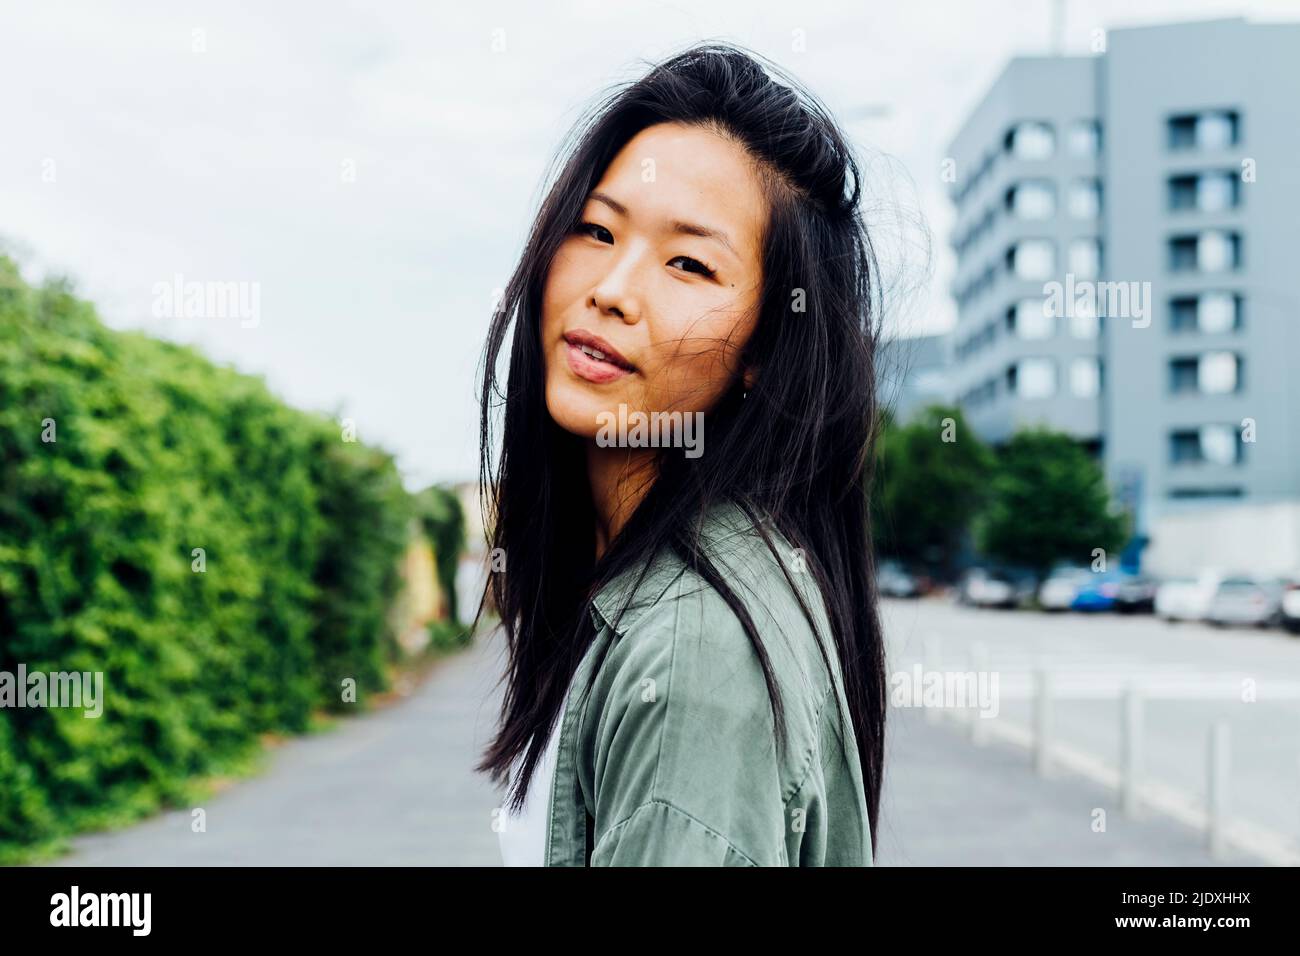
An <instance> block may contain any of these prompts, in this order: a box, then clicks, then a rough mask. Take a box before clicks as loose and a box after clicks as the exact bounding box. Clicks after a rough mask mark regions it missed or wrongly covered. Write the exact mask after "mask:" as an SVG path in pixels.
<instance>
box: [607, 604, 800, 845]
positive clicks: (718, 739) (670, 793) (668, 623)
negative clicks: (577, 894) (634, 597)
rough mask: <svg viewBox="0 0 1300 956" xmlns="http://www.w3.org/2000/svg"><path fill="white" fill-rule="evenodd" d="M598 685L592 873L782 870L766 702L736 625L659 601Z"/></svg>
mask: <svg viewBox="0 0 1300 956" xmlns="http://www.w3.org/2000/svg"><path fill="white" fill-rule="evenodd" d="M727 617H728V618H729V615H728V616H727ZM597 683H598V687H597V693H596V695H595V699H596V700H597V701H598V702H599V703H598V706H597V707H596V708H594V709H593V711H591V712H589V718H590V721H591V723H590V725H589V726H587V727H586V728H585V730H584V738H585V743H584V750H585V756H584V760H583V763H584V764H585V771H584V772H585V774H586V777H587V780H586V785H585V787H584V789H586V790H587V794H588V799H589V800H590V801H591V805H593V806H594V812H593V814H592V816H593V817H594V819H595V827H594V832H593V850H592V857H591V865H593V866H759V865H762V866H770V865H786V864H787V846H786V833H787V821H786V819H785V806H784V803H783V799H782V784H781V779H782V778H781V774H780V773H779V771H778V766H777V757H776V753H775V745H774V741H773V734H772V726H773V724H772V715H771V703H770V700H769V698H768V694H767V686H766V683H765V681H764V679H763V675H762V671H761V669H760V666H759V664H758V661H757V659H756V658H755V656H754V654H753V652H752V648H751V647H750V645H749V642H748V639H747V638H746V637H745V635H744V632H743V631H742V630H741V629H740V627H739V624H738V623H737V622H735V621H734V619H730V620H728V619H727V618H724V617H720V616H719V615H718V614H717V613H716V611H715V610H714V609H712V608H702V607H701V605H700V602H699V601H698V600H696V599H692V598H691V597H682V598H680V599H679V600H675V601H669V602H666V603H665V605H664V606H663V607H661V608H657V609H656V613H655V614H654V615H653V617H652V619H647V620H646V621H643V622H642V623H641V625H639V626H637V627H633V628H631V629H630V630H629V631H628V632H627V633H626V634H624V635H623V636H622V637H621V638H619V639H618V640H617V641H615V643H614V646H613V647H612V648H611V649H610V651H609V658H608V660H607V662H606V665H605V666H603V667H602V668H601V674H600V675H599V677H598V678H597Z"/></svg>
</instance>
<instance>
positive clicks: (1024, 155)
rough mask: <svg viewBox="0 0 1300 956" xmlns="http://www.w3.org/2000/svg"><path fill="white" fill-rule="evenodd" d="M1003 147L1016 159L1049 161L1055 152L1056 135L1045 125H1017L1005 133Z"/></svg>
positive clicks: (1030, 123)
mask: <svg viewBox="0 0 1300 956" xmlns="http://www.w3.org/2000/svg"><path fill="white" fill-rule="evenodd" d="M1003 145H1004V146H1005V148H1006V151H1007V152H1008V153H1010V154H1011V155H1012V156H1014V157H1015V158H1016V159H1028V160H1036V159H1049V158H1050V157H1051V155H1052V153H1054V152H1055V151H1056V134H1055V133H1054V132H1053V131H1052V127H1051V126H1050V125H1049V124H1047V123H1041V122H1025V123H1017V124H1016V125H1015V126H1013V127H1011V129H1010V130H1008V131H1007V136H1006V140H1005V141H1004V143H1003Z"/></svg>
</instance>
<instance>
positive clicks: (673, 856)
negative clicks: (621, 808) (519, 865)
mask: <svg viewBox="0 0 1300 956" xmlns="http://www.w3.org/2000/svg"><path fill="white" fill-rule="evenodd" d="M591 865H592V866H756V865H757V864H756V863H755V862H754V861H753V860H751V859H750V858H749V857H747V856H745V854H743V853H741V852H740V851H739V850H737V849H736V848H735V847H734V846H732V845H731V842H730V841H729V840H728V839H727V838H726V837H725V836H723V835H722V834H720V833H717V832H715V831H714V830H712V829H710V828H709V827H708V826H707V825H706V824H704V823H701V822H700V821H699V820H696V819H695V818H694V817H692V816H691V815H690V814H688V813H686V812H684V811H682V810H679V809H677V808H676V807H675V806H673V805H672V804H670V803H664V802H663V801H661V800H647V801H646V802H645V803H643V804H641V805H640V806H639V807H637V808H636V810H634V811H633V812H632V815H631V816H630V817H628V818H627V819H626V820H624V821H622V822H621V823H616V824H615V825H614V826H612V827H610V828H609V829H608V830H606V831H605V833H604V835H603V836H601V838H600V841H599V842H598V843H597V844H596V847H595V849H594V850H593V851H592V854H591Z"/></svg>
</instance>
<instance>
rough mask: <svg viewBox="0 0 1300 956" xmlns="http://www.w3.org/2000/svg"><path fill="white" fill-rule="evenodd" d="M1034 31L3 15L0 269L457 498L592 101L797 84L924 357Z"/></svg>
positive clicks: (503, 8) (1125, 13) (615, 8)
mask: <svg viewBox="0 0 1300 956" xmlns="http://www.w3.org/2000/svg"><path fill="white" fill-rule="evenodd" d="M1051 11H1052V4H1051V3H1050V2H1049V0H1001V2H979V3H974V2H966V0H951V2H938V0H935V2H925V0H909V2H881V3H862V2H857V3H850V4H846V3H844V2H843V0H839V2H835V0H831V2H813V0H800V2H797V3H796V2H767V0H729V2H718V3H687V2H645V3H614V2H609V0H571V2H563V3H546V2H524V0H521V2H509V3H506V2H490V0H476V2H473V3H455V4H450V3H434V2H424V3H417V2H401V3H398V2H382V0H367V2H359V3H329V2H316V3H283V2H277V3H247V4H244V3H233V2H230V0H222V2H202V3H185V2H158V3H146V2H138V3H119V4H112V5H110V4H105V3H102V2H84V3H65V2H58V0H53V2H41V3H20V2H17V0H3V14H2V15H0V88H3V89H4V91H5V93H6V96H5V97H4V101H5V103H6V107H7V108H6V109H5V110H4V120H3V129H4V137H3V148H0V241H3V243H4V246H5V248H6V249H7V250H8V251H9V252H10V254H12V255H14V256H15V257H16V258H18V259H19V261H20V263H21V265H22V267H23V270H24V273H25V274H26V275H27V276H28V277H29V278H32V279H39V278H40V277H41V276H42V275H44V274H47V273H58V274H64V275H68V276H70V277H71V278H72V279H73V280H74V281H75V283H76V285H77V287H78V289H79V290H80V292H81V294H83V295H85V296H87V297H90V298H92V299H94V300H95V302H96V303H97V305H98V307H99V310H100V314H101V315H102V316H103V317H104V318H105V320H106V321H108V322H109V323H110V324H111V325H113V326H115V327H118V328H143V329H146V330H148V331H150V332H152V333H154V334H158V335H162V336H166V337H168V338H172V339H176V340H179V341H185V342H191V343H195V344H197V345H198V346H199V347H200V348H202V349H203V350H204V351H205V352H206V353H207V354H208V355H209V356H211V357H213V358H214V359H216V360H218V361H222V362H230V363H232V364H234V365H235V366H236V367H238V368H240V369H241V370H244V371H248V372H252V373H256V374H260V375H263V376H264V377H265V378H266V380H267V381H268V382H269V384H270V386H271V387H272V388H273V389H274V390H275V391H276V392H277V393H278V394H279V395H281V396H282V397H284V398H285V399H286V400H288V401H289V402H291V403H293V404H295V405H298V406H300V407H304V408H312V409H317V410H320V411H325V412H328V413H331V414H337V415H340V416H346V417H350V418H352V419H354V420H355V422H356V423H357V428H358V435H359V437H360V438H361V439H362V440H364V441H368V442H373V443H376V444H379V445H381V446H383V447H386V448H388V449H389V450H391V451H392V452H394V453H395V454H396V455H397V457H398V461H399V463H400V464H401V466H402V470H403V473H404V475H405V478H406V480H407V482H408V484H410V485H411V486H413V487H414V486H416V485H419V484H423V483H426V482H428V481H430V480H439V481H446V480H458V479H463V478H468V477H472V476H473V475H474V474H475V468H476V454H477V448H476V444H477V433H476V427H477V415H478V411H477V409H478V403H477V399H476V396H475V388H474V384H475V371H476V368H477V362H478V358H479V354H480V350H481V347H482V341H483V335H484V332H485V329H486V325H487V319H488V316H489V313H490V311H491V307H492V303H493V290H495V289H499V288H500V287H501V286H502V285H503V284H504V282H505V279H506V277H507V276H508V275H509V272H510V270H511V267H512V266H513V264H514V259H515V256H516V255H517V254H518V252H519V249H520V245H521V243H522V238H523V233H524V230H525V228H526V226H527V225H528V223H529V221H530V219H531V216H532V214H533V212H534V211H535V208H536V204H537V200H538V198H539V187H540V184H541V181H542V178H543V176H544V174H545V172H546V169H547V164H548V162H549V161H550V159H551V156H552V154H553V152H554V149H555V147H556V145H557V143H558V141H559V139H560V137H561V135H562V134H563V133H564V132H565V131H566V130H567V128H568V127H569V125H570V124H571V123H572V122H573V121H574V119H575V118H576V117H577V116H578V115H579V114H580V112H581V111H582V109H583V108H584V107H585V106H587V105H588V104H589V103H590V102H591V101H592V99H593V98H595V97H596V96H597V95H598V94H599V93H600V92H602V91H603V90H605V89H606V88H607V87H608V86H609V85H610V84H612V83H615V82H618V81H620V80H624V79H628V78H631V77H633V76H635V75H637V74H639V73H640V72H641V71H642V70H643V68H644V62H643V59H644V58H651V59H654V58H658V57H660V56H663V55H664V54H667V53H671V52H674V51H676V50H678V49H680V48H681V47H683V46H684V45H686V44H688V43H690V42H693V41H696V40H701V39H726V40H732V41H736V42H739V43H742V44H744V45H746V46H749V47H751V48H753V49H755V50H757V51H758V52H760V53H762V54H764V55H766V56H768V57H771V58H772V59H774V60H776V61H777V62H778V63H780V64H781V65H782V66H784V67H786V68H787V69H789V70H790V71H791V72H793V73H794V74H795V75H796V76H798V77H799V78H800V79H801V80H802V81H803V82H804V83H805V84H807V85H808V86H809V87H810V88H811V89H812V90H813V91H814V92H816V93H817V94H818V95H819V96H820V97H821V98H822V99H823V100H824V101H825V102H826V103H827V104H828V105H829V106H830V107H831V108H832V109H833V110H834V111H836V112H837V113H838V114H839V115H840V116H841V117H842V118H844V122H845V126H846V129H847V131H848V132H849V133H850V134H851V135H852V136H853V137H854V139H855V142H856V143H857V144H858V145H859V147H860V149H861V150H862V154H863V156H864V157H865V158H866V160H867V168H868V170H869V172H870V173H871V180H872V188H873V191H874V193H875V200H874V201H873V204H872V205H873V215H878V216H879V217H880V222H879V223H878V225H879V229H880V233H881V235H882V237H883V238H884V240H885V244H886V246H887V248H886V252H887V253H889V254H890V257H891V263H890V269H891V275H893V276H894V279H893V281H894V282H895V284H896V286H897V287H898V288H899V289H906V290H907V295H906V296H899V297H898V301H896V302H895V303H894V313H893V315H892V316H891V321H892V322H894V323H895V325H897V326H898V327H900V328H902V329H903V330H904V331H906V332H908V333H917V332H922V331H926V330H942V329H944V328H946V327H947V326H948V325H949V324H950V323H951V322H952V320H953V315H954V312H953V305H952V302H951V300H950V299H949V297H948V294H947V284H948V279H949V276H950V275H951V269H952V257H951V254H950V252H949V250H948V248H947V245H946V234H947V228H948V225H949V223H950V220H951V211H950V209H949V207H948V205H947V202H946V199H945V194H944V192H943V184H942V182H941V181H940V175H939V169H940V162H941V160H942V158H943V156H944V147H945V144H946V143H947V142H948V140H949V139H950V138H951V136H952V135H953V134H954V133H955V131H956V129H957V127H958V125H959V124H960V122H961V119H962V117H963V116H964V115H965V114H966V113H967V112H968V111H969V109H970V108H971V107H972V106H973V105H974V104H975V103H976V102H977V101H978V99H979V97H981V96H982V95H983V94H984V92H985V91H986V90H987V89H988V87H989V85H990V84H991V83H992V81H993V79H994V78H995V76H996V75H997V73H998V72H999V70H1000V69H1001V68H1002V66H1003V65H1004V63H1005V62H1006V60H1007V59H1008V58H1009V57H1011V56H1014V55H1016V54H1023V53H1045V52H1048V51H1049V50H1050V48H1051V43H1052V28H1051V21H1052V18H1051ZM1243 14H1245V15H1249V16H1252V17H1253V18H1258V19H1265V20H1269V19H1293V18H1295V17H1296V16H1298V15H1300V5H1297V4H1296V3H1290V2H1260V3H1244V4H1243V3H1221V2H1200V0H1119V2H1110V0H1104V2H1094V3H1083V2H1079V0H1075V2H1072V3H1069V4H1068V5H1067V12H1066V17H1065V20H1064V23H1065V28H1064V30H1063V31H1062V35H1063V40H1064V45H1065V49H1066V51H1067V52H1072V53H1087V52H1089V50H1090V44H1091V40H1092V36H1093V31H1094V30H1095V29H1097V28H1106V27H1117V26H1123V25H1131V24H1141V23H1151V22H1159V21H1162V20H1166V19H1170V18H1176V19H1189V18H1191V19H1204V18H1208V17H1215V16H1237V15H1243ZM796 31H802V33H801V34H796ZM796 36H801V37H802V39H803V42H802V47H803V48H802V49H801V50H798V49H795V47H796V46H797V44H796V43H795V42H794V40H795V38H796ZM502 47H504V48H502ZM853 116H860V117H862V118H858V119H850V117H853ZM918 214H919V216H920V217H922V218H923V221H924V222H925V225H926V227H927V228H928V230H929V231H930V233H931V234H932V241H933V255H932V259H931V260H930V262H929V266H928V268H929V272H928V273H927V272H926V271H925V270H926V268H927V266H926V262H925V260H924V259H923V256H922V254H923V251H924V250H923V245H922V241H921V235H920V234H919V233H918V231H917V229H916V228H915V226H913V225H911V223H912V222H913V221H914V220H915V218H916V216H917V215H918ZM900 220H901V222H902V225H899V221H900ZM178 274H179V275H180V276H182V277H183V278H184V280H185V281H190V280H201V281H235V282H244V283H249V284H250V286H249V287H248V288H252V285H251V284H256V288H257V291H258V293H259V295H260V303H259V305H260V310H259V317H258V321H257V323H256V324H255V325H253V324H251V323H250V322H247V321H242V322H241V321H240V320H239V318H238V317H234V318H229V319H218V318H210V317H209V318H201V319H186V318H158V317H156V316H155V315H154V309H153V306H154V304H155V295H154V287H155V285H156V284H158V283H160V282H165V283H171V282H173V281H174V278H175V277H176V276H177V275H178Z"/></svg>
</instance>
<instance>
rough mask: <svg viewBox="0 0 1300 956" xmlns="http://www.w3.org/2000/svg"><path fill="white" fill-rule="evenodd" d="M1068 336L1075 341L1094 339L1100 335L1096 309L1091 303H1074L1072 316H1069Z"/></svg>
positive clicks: (1099, 322) (1099, 321)
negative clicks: (1072, 337) (1071, 336)
mask: <svg viewBox="0 0 1300 956" xmlns="http://www.w3.org/2000/svg"><path fill="white" fill-rule="evenodd" d="M1070 334H1071V335H1073V336H1074V337H1075V338H1076V339H1095V338H1096V337H1097V336H1098V335H1100V334H1101V320H1100V319H1099V318H1097V309H1096V307H1095V306H1094V305H1093V304H1092V303H1091V302H1076V303H1074V314H1073V315H1071V316H1070Z"/></svg>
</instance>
